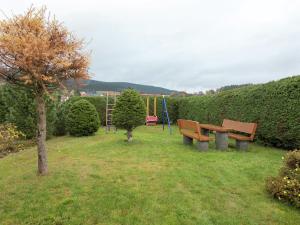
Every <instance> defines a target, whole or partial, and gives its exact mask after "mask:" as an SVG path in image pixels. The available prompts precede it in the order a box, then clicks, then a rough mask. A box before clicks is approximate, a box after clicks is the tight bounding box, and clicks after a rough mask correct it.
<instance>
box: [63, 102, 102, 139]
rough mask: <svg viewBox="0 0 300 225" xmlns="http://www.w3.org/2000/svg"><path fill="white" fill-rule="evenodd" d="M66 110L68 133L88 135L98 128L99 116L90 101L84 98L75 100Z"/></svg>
mask: <svg viewBox="0 0 300 225" xmlns="http://www.w3.org/2000/svg"><path fill="white" fill-rule="evenodd" d="M68 111H69V112H68V114H67V119H66V128H67V131H68V132H69V133H70V135H72V136H88V135H92V134H94V133H95V132H96V131H97V130H98V129H99V126H100V120H99V116H98V113H97V111H96V108H95V106H93V105H92V104H91V103H90V102H88V101H86V100H84V99H82V100H79V101H76V102H75V103H74V104H72V106H71V107H70V109H69V110H68Z"/></svg>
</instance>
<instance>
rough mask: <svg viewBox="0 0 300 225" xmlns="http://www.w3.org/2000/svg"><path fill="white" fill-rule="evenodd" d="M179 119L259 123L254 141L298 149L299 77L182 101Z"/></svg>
mask: <svg viewBox="0 0 300 225" xmlns="http://www.w3.org/2000/svg"><path fill="white" fill-rule="evenodd" d="M178 104H179V105H178V116H179V118H185V119H192V120H197V121H200V122H202V123H212V124H218V125H220V124H222V120H223V119H224V118H228V119H233V120H239V121H245V122H256V123H258V129H257V134H256V138H257V139H258V140H259V141H260V142H262V143H264V144H267V145H272V146H276V147H282V148H286V149H294V148H300V76H295V77H291V78H286V79H282V80H279V81H274V82H270V83H266V84H261V85H253V86H249V87H244V88H238V89H234V90H228V91H224V92H221V93H219V94H215V95H206V96H197V97H187V98H182V99H181V100H180V101H179V103H178Z"/></svg>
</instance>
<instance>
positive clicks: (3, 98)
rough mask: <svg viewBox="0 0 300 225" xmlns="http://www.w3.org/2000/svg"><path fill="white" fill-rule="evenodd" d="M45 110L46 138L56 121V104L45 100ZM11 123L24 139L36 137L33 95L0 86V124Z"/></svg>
mask: <svg viewBox="0 0 300 225" xmlns="http://www.w3.org/2000/svg"><path fill="white" fill-rule="evenodd" d="M46 110H47V137H50V136H51V135H52V133H53V130H54V123H55V120H56V102H54V101H53V100H51V99H49V98H48V99H46ZM4 122H7V123H13V124H15V125H16V126H17V127H18V129H19V130H20V131H22V132H23V133H24V134H25V135H26V138H29V139H31V138H33V137H35V135H36V129H37V127H36V124H37V113H36V105H35V100H34V96H33V94H32V93H31V92H30V91H28V90H26V89H23V88H20V87H16V86H12V85H2V86H0V123H4Z"/></svg>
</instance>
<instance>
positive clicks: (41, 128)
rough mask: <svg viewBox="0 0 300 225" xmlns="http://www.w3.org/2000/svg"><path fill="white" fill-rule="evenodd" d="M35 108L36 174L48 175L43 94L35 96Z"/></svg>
mask: <svg viewBox="0 0 300 225" xmlns="http://www.w3.org/2000/svg"><path fill="white" fill-rule="evenodd" d="M36 107H37V116H38V120H37V135H36V136H37V151H38V174H39V175H46V174H47V173H48V165H47V152H46V132H47V130H46V107H45V100H44V97H43V94H40V95H39V94H37V96H36Z"/></svg>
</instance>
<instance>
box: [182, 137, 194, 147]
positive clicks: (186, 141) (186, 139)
mask: <svg viewBox="0 0 300 225" xmlns="http://www.w3.org/2000/svg"><path fill="white" fill-rule="evenodd" d="M183 144H185V145H191V144H193V138H190V137H187V136H184V135H183Z"/></svg>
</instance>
